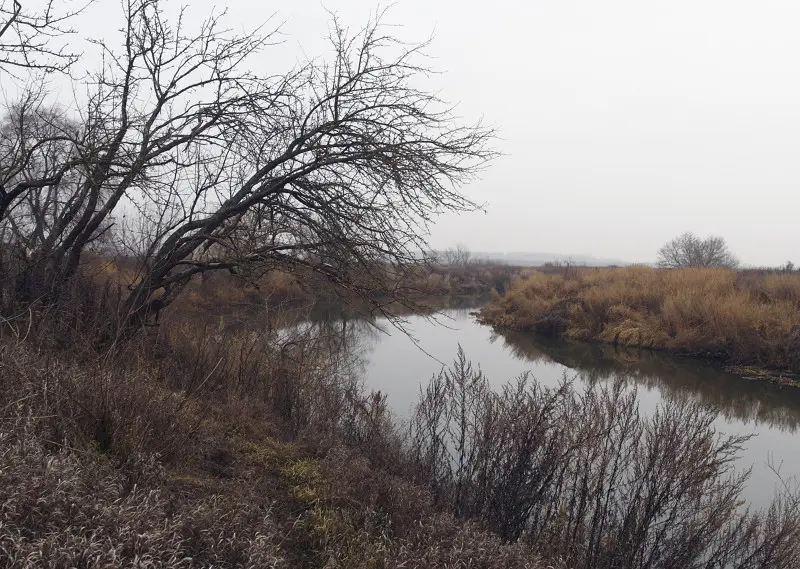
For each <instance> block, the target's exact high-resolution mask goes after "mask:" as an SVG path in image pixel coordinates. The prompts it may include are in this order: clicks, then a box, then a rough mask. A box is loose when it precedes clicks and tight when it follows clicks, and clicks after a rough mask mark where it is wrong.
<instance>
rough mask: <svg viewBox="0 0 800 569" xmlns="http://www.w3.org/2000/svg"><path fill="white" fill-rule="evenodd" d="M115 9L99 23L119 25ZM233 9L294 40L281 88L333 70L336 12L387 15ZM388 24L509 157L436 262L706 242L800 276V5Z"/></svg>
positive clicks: (475, 8)
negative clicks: (680, 238) (448, 253)
mask: <svg viewBox="0 0 800 569" xmlns="http://www.w3.org/2000/svg"><path fill="white" fill-rule="evenodd" d="M100 4H101V5H100V6H95V7H93V8H92V11H93V14H92V16H91V18H92V20H93V21H98V20H97V18H98V17H101V15H102V17H105V15H106V14H108V15H110V16H111V17H112V19H116V18H114V16H115V15H116V14H118V13H119V12H118V10H119V7H118V6H119V5H118V4H117V2H115V1H114V0H100ZM190 5H191V7H192V14H198V15H202V14H205V13H207V11H208V10H210V9H211V8H212V7H213V6H214V5H218V6H221V5H225V4H224V3H219V2H214V1H213V0H191V1H190ZM383 5H384V6H385V5H386V4H385V3H384V4H383ZM227 6H228V7H229V10H230V12H231V14H230V20H229V22H230V23H231V24H232V25H234V26H237V25H240V26H242V27H245V28H248V29H249V28H250V27H252V25H253V24H254V23H256V22H258V21H261V20H266V19H267V18H268V17H269V16H270V14H272V13H274V12H275V13H276V16H275V19H274V21H275V22H278V21H283V22H284V25H283V28H282V29H283V32H284V34H285V44H284V45H282V46H280V47H278V48H276V49H275V50H274V51H270V52H267V54H265V56H264V65H265V68H267V69H269V70H270V71H279V70H281V69H283V68H285V67H288V66H290V65H291V64H292V63H294V61H295V60H296V59H298V58H301V57H302V53H306V54H307V55H317V54H321V53H323V52H324V49H325V43H324V38H325V35H326V34H327V29H328V23H329V17H328V14H327V13H326V9H327V10H331V11H334V12H337V13H338V14H339V16H340V17H341V20H342V22H343V23H345V24H346V25H351V26H353V27H358V26H360V25H362V24H363V23H365V21H366V19H367V17H368V15H369V14H370V12H374V10H375V9H376V8H377V6H378V4H377V3H376V2H370V1H367V0H325V1H324V2H320V1H319V0H292V1H291V2H284V3H272V2H269V3H268V2H255V1H247V2H245V1H243V0H229V2H228V3H227ZM387 21H388V22H389V23H392V24H397V25H398V26H399V29H398V30H397V35H399V36H400V37H402V38H404V39H407V40H411V41H418V40H424V39H426V38H427V37H428V36H430V35H431V34H433V35H434V41H433V44H432V46H431V47H430V49H429V50H428V53H429V54H430V55H432V56H433V57H434V60H433V66H434V67H435V68H437V69H438V70H441V71H442V72H444V74H443V75H441V76H437V77H435V78H433V79H432V81H431V86H432V88H435V89H439V90H440V91H441V94H442V96H443V97H444V98H445V99H448V100H450V101H453V102H458V103H459V104H460V106H459V110H460V114H462V115H463V116H464V117H466V118H468V119H474V118H477V117H480V116H483V117H484V118H485V119H486V120H487V121H488V122H489V123H491V124H493V125H495V126H496V127H497V128H498V129H499V132H500V136H501V140H499V141H498V148H499V150H501V151H502V152H503V153H504V154H505V155H504V157H502V158H501V159H499V160H497V161H496V162H495V163H494V164H493V165H492V167H491V168H490V169H489V170H488V171H486V172H485V173H484V174H483V175H482V177H481V180H480V181H478V182H475V183H473V184H471V185H470V186H469V187H468V188H467V192H468V194H469V195H470V196H471V197H473V198H474V199H476V200H478V201H481V202H486V204H487V205H486V213H483V212H481V213H475V214H471V215H465V216H460V217H444V218H442V219H440V221H439V222H438V223H437V224H436V226H435V227H434V228H433V230H432V235H431V244H432V245H433V246H434V247H447V246H450V245H453V244H455V243H457V242H464V243H466V244H467V245H468V246H469V247H470V248H471V249H473V250H482V251H521V250H525V251H547V252H552V253H565V254H568V253H573V254H578V253H586V254H592V255H596V256H602V257H615V258H621V259H624V260H628V261H652V260H654V259H655V256H656V252H657V250H658V248H659V246H660V245H661V244H663V242H664V241H666V240H667V239H669V238H671V237H673V236H675V235H677V234H679V233H681V232H683V231H695V232H697V233H699V234H707V233H714V234H719V235H722V236H723V237H725V238H726V239H727V240H728V242H729V244H730V245H731V249H732V250H733V251H734V252H735V253H736V254H737V255H739V257H740V258H741V259H742V261H743V262H745V263H748V264H771V265H776V264H780V263H783V262H785V261H787V260H789V259H791V260H793V261H795V262H796V263H798V262H800V247H799V246H798V245H800V239H798V237H800V224H799V223H797V220H796V216H797V215H798V209H799V208H798V206H800V193H798V191H797V190H798V186H800V63H798V54H800V34H798V33H797V23H798V21H800V3H798V2H795V1H791V0H783V1H779V0H760V1H755V0H751V1H737V0H713V1H711V0H691V1H689V0H670V1H669V2H665V1H662V2H652V1H645V0H628V1H623V0H603V1H602V2H600V1H597V0H548V1H511V0H494V1H491V2H487V1H486V0H480V1H477V0H400V1H399V2H397V3H396V4H394V5H393V7H392V8H391V10H390V11H389V15H388V19H387ZM114 27H116V26H114Z"/></svg>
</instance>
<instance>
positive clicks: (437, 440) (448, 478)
mask: <svg viewBox="0 0 800 569" xmlns="http://www.w3.org/2000/svg"><path fill="white" fill-rule="evenodd" d="M714 418H715V415H714V413H713V412H712V411H709V410H706V409H704V408H702V407H701V406H699V405H697V404H693V403H689V402H685V401H684V402H669V403H666V404H664V405H663V406H662V407H661V408H659V409H658V410H657V411H656V412H655V414H654V415H653V416H651V417H644V416H642V415H641V414H640V413H639V411H638V408H637V404H636V393H635V391H629V390H625V389H623V387H622V384H619V383H618V384H615V385H614V386H613V387H610V388H608V387H588V388H586V389H585V390H584V391H583V392H580V393H577V392H576V391H574V390H573V388H572V386H571V385H570V384H569V383H568V382H566V381H565V382H564V383H563V384H562V385H561V386H560V387H559V388H557V389H548V388H543V387H541V386H539V385H538V384H537V383H535V382H533V381H532V380H531V379H530V378H529V377H527V376H522V377H520V378H519V379H518V380H517V381H516V382H512V383H511V384H509V385H508V386H506V387H505V388H504V389H503V390H502V391H500V392H499V393H498V392H494V391H492V390H491V389H490V387H489V385H488V382H487V381H486V379H485V378H484V377H483V376H482V375H481V374H480V372H475V371H473V370H472V368H471V365H470V363H469V362H468V361H467V359H466V357H465V355H464V353H463V351H459V355H458V358H457V360H456V362H455V364H454V366H453V367H452V368H450V369H449V370H445V371H443V372H442V373H441V374H440V375H439V376H438V377H435V378H434V379H433V380H432V381H431V383H430V385H429V386H428V387H427V388H426V390H425V391H424V392H423V393H422V397H421V400H420V403H419V405H418V407H417V408H416V411H415V413H414V415H413V418H412V422H411V431H410V435H411V443H412V451H413V453H414V455H415V458H416V461H417V464H418V469H419V470H418V472H419V475H418V476H419V479H420V480H422V481H424V482H425V483H427V484H428V485H429V487H430V488H431V491H432V494H433V496H434V499H435V502H436V503H437V504H439V505H440V506H444V507H446V508H447V509H448V510H450V511H451V512H452V513H453V514H454V515H456V516H457V517H460V518H468V519H476V520H480V521H482V522H483V523H486V524H487V525H488V527H490V528H492V530H493V531H495V532H497V533H498V534H499V535H500V536H501V537H502V538H503V539H505V540H509V541H516V540H519V539H521V540H524V541H525V542H527V543H529V544H531V545H532V546H533V548H534V549H535V550H537V551H540V552H542V553H543V554H544V555H545V556H546V557H547V556H550V557H554V558H555V557H561V558H563V559H565V560H566V562H567V564H568V565H569V566H571V567H577V568H580V567H586V568H587V569H588V568H593V569H602V568H612V567H613V568H630V569H638V568H645V567H697V568H705V569H710V568H712V567H737V568H742V569H744V568H754V567H759V568H771V567H790V566H793V565H796V564H797V563H798V562H800V546H798V545H797V540H798V537H800V522H799V521H798V519H797V516H796V513H795V512H794V511H793V508H792V507H791V503H792V502H791V501H788V502H786V501H784V502H782V501H781V500H777V501H776V502H775V504H774V505H773V506H772V507H771V508H770V509H769V510H768V511H766V512H761V513H751V512H749V511H743V510H742V509H741V505H740V497H739V496H740V492H741V490H742V487H743V484H744V483H745V481H746V478H747V473H739V474H737V473H735V472H734V470H733V466H732V462H733V460H734V459H735V458H736V455H737V452H738V451H739V449H740V448H741V445H742V443H743V442H744V441H745V440H746V438H745V437H736V436H732V437H723V436H720V435H718V434H716V433H715V432H714V430H713V428H712V427H711V423H712V421H713V420H714Z"/></svg>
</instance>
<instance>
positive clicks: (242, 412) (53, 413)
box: [0, 327, 543, 569]
mask: <svg viewBox="0 0 800 569" xmlns="http://www.w3.org/2000/svg"><path fill="white" fill-rule="evenodd" d="M187 330H188V331H192V330H194V333H195V336H189V335H187V334H188V333H189V332H188V331H187ZM202 333H203V332H202V330H201V329H199V328H197V327H195V328H192V327H180V328H176V329H175V330H174V331H171V332H170V331H168V330H167V331H165V332H164V333H163V335H162V336H161V337H160V338H159V339H157V340H158V341H157V342H155V343H148V342H142V343H141V344H139V345H138V346H131V347H130V348H129V349H128V350H127V351H126V352H125V353H123V354H120V355H119V357H116V358H114V357H110V356H108V355H102V354H99V355H98V354H93V353H91V352H90V351H88V350H86V351H84V350H81V349H80V346H78V345H75V346H73V348H71V349H70V350H69V351H66V352H65V351H59V350H57V349H55V348H47V349H45V348H44V347H43V345H44V343H43V342H42V341H39V340H37V341H31V339H29V340H28V341H22V340H20V339H19V338H17V337H15V336H14V335H13V334H11V335H9V336H6V337H0V566H2V567H7V568H9V569H21V568H26V569H27V568H31V569H32V568H34V567H52V568H67V567H87V568H95V567H98V568H99V567H137V568H150V567H152V568H155V567H187V568H188V567H218V568H225V567H245V568H253V569H255V568H257V567H258V568H261V567H281V568H283V567H323V566H326V567H327V566H346V567H353V568H360V567H387V568H389V567H397V566H401V565H403V566H407V567H432V568H436V567H456V566H459V567H460V566H470V567H476V568H481V567H483V568H487V569H488V568H489V567H506V568H509V569H510V568H517V567H519V568H522V567H528V568H531V569H536V568H538V567H542V566H543V564H540V563H539V561H538V560H537V557H536V556H535V555H533V554H532V552H531V551H530V550H529V549H526V548H525V547H522V546H517V545H503V544H501V543H500V541H499V540H498V539H497V538H495V537H493V536H492V535H490V534H488V533H487V532H484V531H482V530H480V529H478V528H476V527H474V526H472V525H470V524H468V523H457V522H456V521H454V520H453V519H452V518H451V517H448V516H446V515H443V514H439V513H437V512H436V511H435V510H434V508H433V507H432V506H431V503H430V499H429V496H428V494H427V492H426V491H425V490H424V489H422V488H420V487H418V486H415V485H414V484H412V483H411V482H409V481H407V480H406V479H405V478H403V476H400V475H399V474H400V473H399V472H397V469H396V468H395V467H394V466H393V465H395V464H396V462H397V456H396V453H397V452H400V450H399V447H397V444H396V440H395V438H394V435H393V430H392V427H391V425H390V424H384V423H381V422H380V421H379V419H380V411H379V409H378V408H377V407H370V406H369V405H365V401H364V400H359V399H358V398H356V401H355V403H354V404H350V405H349V406H348V405H347V398H346V397H344V396H343V393H344V392H343V391H342V390H341V387H342V386H339V385H328V384H325V383H324V382H323V381H322V380H323V376H327V375H329V370H324V371H323V373H322V374H321V375H320V376H319V377H315V376H313V375H308V374H307V375H305V376H304V382H306V383H304V385H303V389H302V390H299V391H293V392H292V397H293V399H292V398H290V399H291V403H287V401H288V399H287V395H286V394H285V393H283V394H282V393H281V392H280V390H279V389H277V388H276V387H277V386H278V385H279V384H276V383H275V381H276V379H275V378H276V374H275V371H276V370H275V368H276V365H275V361H274V360H271V359H270V358H273V357H274V356H275V353H271V352H270V351H269V350H268V349H265V347H264V346H258V347H259V349H258V350H257V352H258V353H257V354H255V355H254V352H256V350H253V349H252V348H253V347H256V346H255V344H253V345H250V346H245V343H246V342H247V341H249V339H250V337H251V336H252V335H245V336H242V337H238V338H233V339H231V340H224V341H221V340H220V338H218V337H212V338H208V337H204V336H202V335H201V334H202ZM221 342H222V345H220V343H221ZM237 348H242V349H237ZM244 348H247V349H244ZM259 354H260V355H259ZM303 357H305V356H304V355H303V354H299V355H298V354H296V355H295V356H294V358H293V360H292V361H293V362H298V361H299V360H300V359H301V358H303ZM308 357H315V356H314V354H308ZM303 365H304V366H306V367H309V366H308V359H306V360H305V362H304V363H303ZM315 365H316V364H315ZM209 378H210V379H209ZM256 385H261V386H270V389H265V390H259V389H257V388H256V387H255V386H256ZM178 386H182V387H183V389H179V388H178ZM187 392H191V393H193V395H191V396H189V395H187ZM287 416H291V417H292V419H297V418H302V419H303V420H304V422H303V423H302V424H303V427H302V428H299V429H298V428H289V426H288V425H287V421H286V417H287ZM367 457H369V458H367ZM390 466H391V467H390Z"/></svg>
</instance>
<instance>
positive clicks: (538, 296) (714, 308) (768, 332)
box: [479, 267, 800, 376]
mask: <svg viewBox="0 0 800 569" xmlns="http://www.w3.org/2000/svg"><path fill="white" fill-rule="evenodd" d="M479 318H480V320H481V322H483V323H486V324H489V325H492V326H494V327H495V328H497V329H499V330H514V331H522V332H530V333H536V334H541V335H544V336H547V337H550V338H564V339H570V340H579V341H589V342H601V343H608V344H618V345H624V346H631V347H639V348H649V349H657V350H665V351H669V352H673V353H678V354H681V355H690V356H693V357H703V358H708V359H713V360H716V361H719V362H721V363H723V364H725V365H736V366H751V367H757V368H764V369H770V370H779V371H782V370H788V371H790V372H794V373H797V372H798V371H800V275H798V274H764V273H752V274H747V273H742V272H737V271H732V270H727V269H683V270H658V269H652V268H648V267H627V268H617V269H571V270H570V271H568V272H564V273H562V274H559V275H547V274H543V273H538V272H536V273H533V274H531V275H528V276H527V277H526V278H524V279H521V280H519V281H517V282H516V283H514V284H513V285H512V286H511V287H510V288H509V290H508V291H507V292H506V293H505V294H504V295H497V296H495V298H493V300H492V302H490V303H489V304H488V305H487V306H486V307H484V308H483V309H482V310H481V312H480V316H479ZM778 375H779V376H780V373H779V374H778Z"/></svg>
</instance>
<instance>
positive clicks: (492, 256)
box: [472, 251, 631, 267]
mask: <svg viewBox="0 0 800 569" xmlns="http://www.w3.org/2000/svg"><path fill="white" fill-rule="evenodd" d="M472 258H473V259H488V260H489V261H499V262H503V263H507V264H509V265H521V266H524V267H539V266H541V265H544V264H545V263H556V262H558V263H566V262H569V263H571V264H573V265H585V266H587V267H606V266H609V265H616V266H619V267H624V266H627V265H630V264H631V263H629V262H627V261H623V260H621V259H609V258H604V257H594V256H592V255H564V254H561V253H539V252H518V251H515V252H508V253H487V252H481V251H473V252H472Z"/></svg>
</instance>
